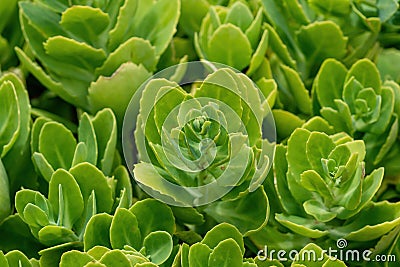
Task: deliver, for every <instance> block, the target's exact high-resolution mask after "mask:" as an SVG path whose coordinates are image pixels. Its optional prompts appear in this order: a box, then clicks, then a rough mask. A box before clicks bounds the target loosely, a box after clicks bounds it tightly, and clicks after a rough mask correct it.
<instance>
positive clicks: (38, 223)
mask: <svg viewBox="0 0 400 267" xmlns="http://www.w3.org/2000/svg"><path fill="white" fill-rule="evenodd" d="M121 181H122V182H121ZM124 181H125V182H124ZM126 181H128V183H129V176H128V174H127V172H126V171H125V172H120V173H119V175H118V176H117V174H116V177H115V178H108V177H105V176H104V174H103V173H102V172H101V171H100V170H98V169H97V168H96V167H95V166H93V165H91V164H90V163H87V162H85V163H80V164H78V165H76V166H74V167H73V168H71V169H70V171H69V172H67V171H66V170H64V169H58V170H57V171H55V172H54V173H53V175H52V176H51V179H50V181H49V195H48V198H46V197H45V196H43V195H42V194H41V193H39V192H37V191H33V190H29V189H23V190H21V191H19V192H17V194H16V200H15V202H16V209H17V211H18V214H19V215H20V216H21V218H22V220H23V221H24V222H25V223H26V224H28V226H29V227H30V229H31V232H32V234H33V235H34V236H35V237H36V238H37V239H38V240H39V241H40V242H41V243H43V244H44V245H46V246H54V245H59V244H63V243H68V242H75V241H82V239H83V234H84V231H85V229H86V225H87V223H88V221H89V220H90V218H91V217H92V216H94V215H95V214H97V213H101V212H107V213H110V212H111V211H112V210H113V208H114V206H116V205H120V206H121V207H128V206H129V205H130V202H131V195H129V191H130V190H129V189H130V188H120V190H121V199H115V191H116V188H119V187H121V185H120V184H126V183H127V182H126Z"/></svg>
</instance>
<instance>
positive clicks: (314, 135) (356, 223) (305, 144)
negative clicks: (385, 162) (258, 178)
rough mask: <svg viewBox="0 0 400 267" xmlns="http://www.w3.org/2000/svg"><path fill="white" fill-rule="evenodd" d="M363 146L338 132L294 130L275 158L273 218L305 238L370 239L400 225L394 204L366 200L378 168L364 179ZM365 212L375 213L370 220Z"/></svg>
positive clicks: (378, 174) (379, 174)
mask: <svg viewBox="0 0 400 267" xmlns="http://www.w3.org/2000/svg"><path fill="white" fill-rule="evenodd" d="M364 157H365V145H364V143H363V141H359V140H356V141H353V140H352V139H351V137H349V136H348V135H346V134H344V133H340V134H335V135H331V136H328V135H326V134H324V133H321V132H310V131H308V130H306V129H296V130H295V131H294V132H293V134H292V135H291V137H290V138H289V140H288V144H287V147H285V146H282V145H280V146H278V147H277V151H276V156H275V168H276V170H275V171H276V191H277V194H278V196H279V200H280V202H281V205H282V207H283V213H280V214H276V215H275V218H276V220H277V221H278V222H279V223H281V224H282V225H283V226H285V227H287V228H288V229H290V230H291V231H293V232H295V233H296V234H299V235H302V236H305V237H309V238H314V239H318V238H322V237H329V238H331V239H333V240H336V239H339V238H345V239H346V240H350V241H364V242H365V241H371V240H376V239H378V238H380V237H381V236H382V235H383V234H385V233H387V232H389V231H390V230H392V229H393V228H394V227H395V226H396V225H398V224H399V223H400V219H399V212H400V209H399V205H398V204H399V203H389V202H386V201H384V202H378V203H375V202H373V201H372V199H373V197H374V194H375V193H376V192H377V191H378V189H379V186H380V184H381V182H382V179H383V174H384V173H383V172H384V171H383V168H380V169H376V170H374V171H373V172H372V173H370V174H369V175H365V163H364V161H363V160H364ZM369 214H375V216H370V215H369Z"/></svg>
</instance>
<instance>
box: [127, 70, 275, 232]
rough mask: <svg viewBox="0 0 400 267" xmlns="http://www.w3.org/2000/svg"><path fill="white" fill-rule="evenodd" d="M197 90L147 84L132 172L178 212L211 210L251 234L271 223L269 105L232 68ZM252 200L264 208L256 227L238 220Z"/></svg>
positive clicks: (156, 82) (159, 81) (129, 151)
mask: <svg viewBox="0 0 400 267" xmlns="http://www.w3.org/2000/svg"><path fill="white" fill-rule="evenodd" d="M194 64H195V63H194ZM198 64H201V63H198ZM188 68H192V66H191V65H190V64H189V65H188ZM168 72H170V71H168ZM193 86H195V87H194V88H193V89H192V92H191V93H187V92H186V91H185V90H184V89H182V87H180V86H179V85H178V84H177V83H176V82H173V81H169V80H167V79H164V78H156V79H153V80H151V81H149V82H148V83H147V84H146V86H145V87H144V90H143V93H142V94H141V101H140V109H139V112H138V116H137V121H136V125H135V126H136V130H135V139H134V140H133V141H131V143H133V144H135V145H136V147H137V152H138V161H137V162H134V161H132V162H130V160H129V158H131V157H133V158H135V157H136V154H135V152H136V150H132V148H131V147H130V146H127V147H125V148H126V149H125V156H126V157H127V158H128V166H131V165H130V164H132V163H137V164H135V166H134V168H133V174H134V177H135V179H136V181H137V182H138V183H139V184H140V185H141V186H142V187H143V188H144V189H145V191H146V192H148V193H149V194H151V195H155V196H156V197H157V198H160V199H162V200H163V201H165V202H166V203H168V204H172V205H175V206H183V207H185V206H202V205H206V204H209V205H208V206H207V207H203V208H201V210H203V211H205V212H206V213H208V214H209V215H211V216H212V217H213V218H214V219H216V220H217V221H220V222H229V223H231V224H234V225H235V226H236V227H238V228H239V230H240V231H241V232H242V233H243V234H246V233H249V232H251V231H253V230H255V229H257V228H259V227H260V226H261V225H263V224H265V223H266V219H267V210H268V199H267V197H266V195H265V193H264V191H263V189H262V187H259V186H260V185H261V183H262V180H263V179H264V178H265V177H266V175H267V173H268V170H269V167H270V164H271V163H270V158H271V156H272V155H273V150H274V148H273V143H271V142H273V140H271V142H270V141H269V140H268V139H267V138H263V134H266V133H263V130H262V122H263V120H264V119H265V118H264V116H265V115H266V113H268V112H267V110H264V108H267V101H266V100H265V99H264V98H263V95H262V93H261V92H259V91H258V89H257V88H256V87H255V86H254V84H253V83H252V82H251V80H249V79H248V78H246V76H245V75H243V74H240V73H235V72H234V71H232V70H230V69H228V68H222V69H218V70H216V71H215V72H213V73H212V74H209V75H207V77H206V78H205V79H204V81H203V82H201V83H195V84H194V85H193ZM135 107H136V106H135ZM134 114H135V113H134ZM134 114H132V115H133V116H134ZM267 119H268V118H267ZM269 119H271V116H270V115H269ZM126 120H127V121H128V122H130V123H131V121H133V119H132V118H131V117H126ZM269 122H270V121H269ZM269 126H271V125H269ZM269 130H270V131H271V132H270V136H269V137H272V138H273V135H274V130H273V129H272V128H269ZM129 131H130V130H129ZM126 136H128V138H130V137H131V133H130V132H127V133H126ZM265 136H268V134H267V135H265ZM129 140H130V139H128V141H127V142H126V143H129ZM132 153H133V154H132ZM251 192H252V193H251ZM222 197H223V199H222V201H217V202H214V203H211V202H213V201H216V200H219V199H221V198H222ZM254 201H257V202H258V203H259V205H260V206H261V205H262V206H263V207H264V208H265V209H261V208H260V209H257V210H256V209H252V211H254V212H255V213H254V214H253V215H251V216H254V217H255V218H257V220H252V221H249V222H248V223H245V224H243V220H241V219H239V217H240V216H244V213H245V212H248V210H247V208H248V207H249V206H248V205H251V203H252V202H254ZM210 203H211V204H210ZM231 208H233V209H234V210H235V211H230V214H228V213H226V212H228V210H229V209H231ZM246 216H247V215H246ZM249 216H250V215H249Z"/></svg>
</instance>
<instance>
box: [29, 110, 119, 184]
mask: <svg viewBox="0 0 400 267" xmlns="http://www.w3.org/2000/svg"><path fill="white" fill-rule="evenodd" d="M77 135H78V140H76V139H75V137H74V135H73V133H72V132H71V130H70V129H68V128H67V127H66V126H64V124H61V123H59V122H55V121H52V120H50V119H48V118H45V117H39V118H37V119H36V120H35V123H34V124H33V127H32V137H31V150H32V159H33V162H34V164H35V166H36V168H37V169H38V172H39V173H40V174H41V175H42V177H43V178H44V179H45V180H46V181H48V182H49V181H50V179H51V176H52V175H53V173H54V172H55V171H56V170H57V169H60V168H62V169H64V170H67V171H68V170H69V169H70V168H72V167H74V166H76V165H78V164H79V163H83V162H87V163H90V164H92V165H94V166H97V167H98V168H99V169H100V170H101V171H102V172H103V173H104V175H107V176H111V175H112V174H113V173H114V172H115V171H116V168H117V167H118V166H119V165H120V164H121V163H120V156H119V154H118V150H117V138H118V137H117V136H118V134H117V121H116V118H115V116H114V113H113V112H112V111H111V110H110V109H103V110H101V111H99V112H98V113H97V114H96V115H95V116H94V117H91V116H89V115H88V114H87V113H83V114H82V116H81V119H80V121H79V126H78V129H77ZM49 139H52V140H53V141H54V143H53V144H51V143H49V142H48V141H47V140H49Z"/></svg>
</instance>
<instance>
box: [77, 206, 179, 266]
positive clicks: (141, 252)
mask: <svg viewBox="0 0 400 267" xmlns="http://www.w3.org/2000/svg"><path fill="white" fill-rule="evenodd" d="M99 232H102V233H107V234H105V235H103V236H99V235H98V233H99ZM174 232H175V218H174V216H173V213H172V211H171V209H170V208H169V207H168V206H167V205H165V204H164V203H161V202H158V201H157V200H154V199H145V200H141V201H138V202H136V203H134V204H133V205H132V206H131V207H130V208H129V210H128V209H125V208H118V209H117V210H116V212H115V214H114V216H111V215H108V214H105V213H102V214H97V215H95V216H93V217H92V218H91V219H90V220H89V222H88V225H87V228H86V231H85V234H84V250H85V251H86V252H88V253H89V251H90V250H91V249H94V248H96V247H97V246H103V247H107V248H109V249H114V250H115V249H124V250H126V251H128V252H127V254H128V255H129V254H132V255H134V256H132V257H131V256H129V258H131V260H135V261H136V262H137V263H142V262H146V261H149V262H151V263H152V264H153V265H151V266H158V265H160V266H170V264H169V265H168V263H167V262H169V261H172V260H173V258H174V257H175V253H176V251H177V247H174V244H173V240H172V235H173V233H174ZM139 260H140V261H139ZM163 264H164V265H163ZM82 266H83V265H82ZM134 266H135V265H134ZM139 266H141V265H139ZM145 266H147V265H145ZM149 266H150V265H149Z"/></svg>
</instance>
